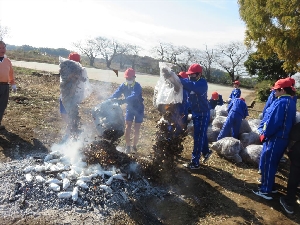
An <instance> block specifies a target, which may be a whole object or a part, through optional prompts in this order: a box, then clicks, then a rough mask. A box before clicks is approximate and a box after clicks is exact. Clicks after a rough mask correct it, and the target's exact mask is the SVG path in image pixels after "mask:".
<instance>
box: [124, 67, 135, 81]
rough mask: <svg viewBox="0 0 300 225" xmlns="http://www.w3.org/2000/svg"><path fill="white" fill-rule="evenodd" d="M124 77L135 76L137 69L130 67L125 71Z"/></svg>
mask: <svg viewBox="0 0 300 225" xmlns="http://www.w3.org/2000/svg"><path fill="white" fill-rule="evenodd" d="M124 77H125V78H129V79H130V78H132V77H135V71H134V69H132V68H128V69H127V70H126V71H125V73H124Z"/></svg>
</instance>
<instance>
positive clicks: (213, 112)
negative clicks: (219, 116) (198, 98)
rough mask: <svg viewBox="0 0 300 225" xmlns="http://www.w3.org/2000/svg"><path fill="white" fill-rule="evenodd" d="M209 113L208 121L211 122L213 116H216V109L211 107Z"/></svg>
mask: <svg viewBox="0 0 300 225" xmlns="http://www.w3.org/2000/svg"><path fill="white" fill-rule="evenodd" d="M209 115H210V120H209V122H210V123H211V122H212V121H213V120H214V119H215V117H216V111H215V110H214V109H211V110H210V114H209Z"/></svg>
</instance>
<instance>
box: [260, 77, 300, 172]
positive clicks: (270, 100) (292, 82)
mask: <svg viewBox="0 0 300 225" xmlns="http://www.w3.org/2000/svg"><path fill="white" fill-rule="evenodd" d="M285 80H287V81H289V82H291V84H290V86H292V87H294V85H295V80H294V79H293V78H291V77H288V78H285ZM275 93H276V91H275V89H274V88H272V90H271V93H270V95H269V97H268V100H267V102H266V105H265V107H264V109H263V112H262V116H263V117H262V121H261V123H260V125H259V126H258V128H257V130H258V133H259V134H261V133H262V129H263V126H264V123H265V122H266V120H267V119H268V115H269V114H268V113H267V110H268V109H269V107H270V106H271V105H272V103H273V102H274V101H275V100H276V99H277V98H276V96H275ZM291 97H292V98H293V100H294V101H295V103H296V104H297V96H291ZM266 114H267V116H266ZM282 160H283V162H284V161H285V158H284V157H282ZM258 172H259V173H261V165H260V164H259V168H258Z"/></svg>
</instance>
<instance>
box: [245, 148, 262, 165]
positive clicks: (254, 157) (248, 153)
mask: <svg viewBox="0 0 300 225" xmlns="http://www.w3.org/2000/svg"><path fill="white" fill-rule="evenodd" d="M262 149H263V146H262V145H248V146H247V147H246V148H244V149H242V150H241V152H240V156H241V157H242V159H243V161H244V162H247V163H250V164H252V165H254V166H258V165H259V160H260V155H261V151H262Z"/></svg>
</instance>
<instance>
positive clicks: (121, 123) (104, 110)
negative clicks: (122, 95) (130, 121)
mask: <svg viewBox="0 0 300 225" xmlns="http://www.w3.org/2000/svg"><path fill="white" fill-rule="evenodd" d="M92 115H93V119H94V123H95V126H96V129H97V131H98V133H99V136H101V137H103V138H105V139H109V140H111V139H117V138H119V137H121V136H123V134H124V131H125V120H124V116H123V111H122V109H121V107H120V106H119V104H117V103H115V102H114V101H113V100H110V99H109V100H106V101H104V102H102V103H101V104H99V105H97V106H96V107H95V108H94V109H93V111H92Z"/></svg>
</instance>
